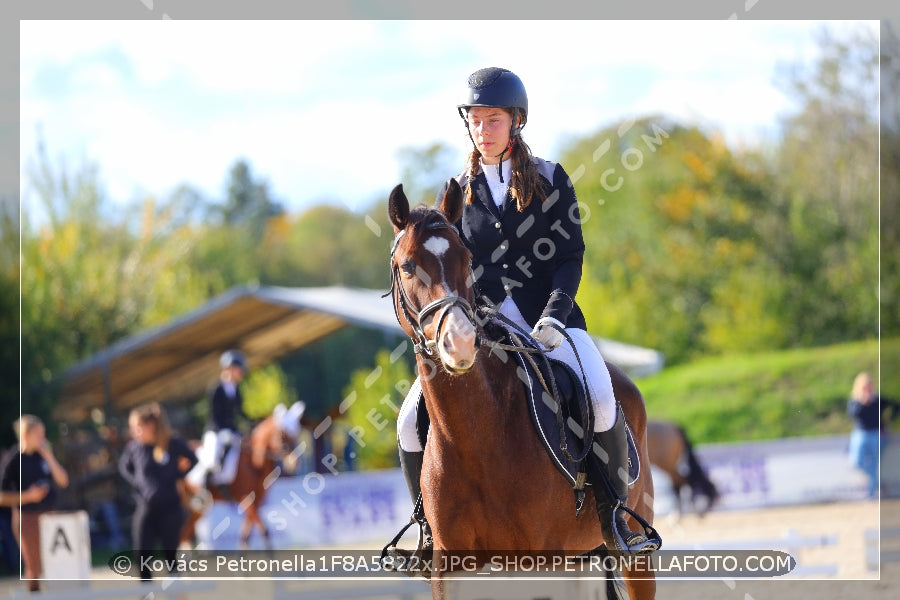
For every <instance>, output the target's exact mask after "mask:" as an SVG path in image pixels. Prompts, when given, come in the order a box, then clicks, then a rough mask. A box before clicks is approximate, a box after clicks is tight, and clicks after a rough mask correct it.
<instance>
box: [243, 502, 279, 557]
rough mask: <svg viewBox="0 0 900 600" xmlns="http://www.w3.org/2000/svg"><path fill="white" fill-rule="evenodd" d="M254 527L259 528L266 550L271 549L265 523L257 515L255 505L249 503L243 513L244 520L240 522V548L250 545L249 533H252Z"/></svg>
mask: <svg viewBox="0 0 900 600" xmlns="http://www.w3.org/2000/svg"><path fill="white" fill-rule="evenodd" d="M254 527H256V528H257V529H259V533H260V535H261V536H262V538H263V545H264V547H265V549H266V550H271V549H272V543H271V540H270V539H269V530H268V528H267V527H266V525H265V523H263V521H262V519H260V517H259V511H258V510H257V508H256V506H255V505H251V506H249V507H248V508H247V512H246V514H245V515H244V522H243V523H241V532H240V543H241V548H248V547H249V545H250V534H252V533H253V528H254Z"/></svg>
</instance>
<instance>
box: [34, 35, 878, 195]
mask: <svg viewBox="0 0 900 600" xmlns="http://www.w3.org/2000/svg"><path fill="white" fill-rule="evenodd" d="M856 25H857V26H861V27H868V28H870V29H872V30H874V31H875V32H876V33H877V31H878V23H877V21H876V22H863V23H858V24H856ZM822 26H823V23H822V22H814V21H788V22H771V21H769V22H766V21H745V20H731V21H697V22H691V21H676V22H668V21H667V22H654V21H634V22H630V21H625V22H618V21H613V22H598V21H577V22H575V21H549V22H536V21H535V22H531V21H521V22H517V21H510V22H497V21H457V22H447V21H244V22H240V21H210V22H205V21H178V20H168V21H149V20H148V21H97V22H91V21H74V22H70V21H23V22H21V53H20V67H21V81H20V93H21V113H20V119H21V138H20V150H21V159H22V165H23V169H24V165H25V163H26V162H27V161H29V160H31V159H32V157H33V156H34V154H35V148H36V144H37V133H36V132H37V131H38V129H39V130H40V131H41V132H42V137H43V139H44V141H45V143H46V147H47V150H48V152H49V154H50V157H51V159H54V160H59V159H63V160H65V162H66V163H67V164H69V165H77V164H81V163H84V162H91V163H93V164H96V165H97V166H98V167H99V170H100V178H101V180H102V182H103V183H104V185H105V189H106V191H107V193H108V195H109V196H110V198H111V199H112V200H114V201H119V202H125V201H130V200H135V199H140V198H143V197H145V196H147V195H153V196H157V197H164V196H166V195H167V194H168V193H170V192H171V191H172V190H173V189H174V188H175V187H176V186H178V185H179V184H181V183H188V184H190V185H192V186H194V187H196V188H198V189H200V190H201V191H202V192H203V193H204V194H206V195H207V196H210V197H221V196H222V195H223V193H224V192H223V189H224V185H225V178H226V174H227V171H228V169H229V167H230V166H231V165H232V164H233V163H234V161H235V160H237V159H238V158H244V159H246V160H248V161H249V163H250V165H251V167H252V169H253V172H254V174H255V175H256V176H257V177H259V178H262V179H265V180H267V181H268V182H269V185H270V189H271V190H272V192H273V194H274V196H275V197H276V198H277V199H279V200H281V201H283V202H284V203H285V205H286V206H287V208H288V210H290V211H292V212H295V211H300V210H303V209H304V208H306V207H308V206H310V205H311V204H314V203H320V202H330V203H334V204H339V205H344V206H346V207H348V208H351V209H357V208H362V207H365V206H368V205H370V204H371V202H372V201H373V200H374V199H376V198H378V197H379V195H383V194H385V193H386V192H387V191H388V190H390V188H391V187H393V186H394V185H395V184H396V183H397V182H398V181H399V177H400V167H401V165H400V164H399V163H398V160H397V150H398V149H399V148H402V147H409V146H416V147H421V146H425V145H428V144H430V143H433V142H436V141H443V142H446V143H447V144H448V145H450V146H451V147H453V148H458V150H459V157H460V164H459V166H460V168H461V166H462V157H463V155H464V154H463V153H464V151H465V146H466V143H467V138H466V135H465V130H464V128H463V126H462V123H461V121H460V119H459V117H458V116H457V115H456V110H455V105H456V104H457V103H458V102H459V101H460V99H461V98H462V96H463V93H464V91H465V80H466V77H467V76H468V75H469V73H471V72H472V71H474V70H476V69H478V68H481V67H485V66H503V67H507V68H509V69H511V70H513V71H514V72H516V73H517V74H518V75H519V76H520V77H521V78H522V80H523V81H524V83H525V85H526V88H527V90H528V94H529V103H530V119H529V123H528V125H527V127H526V128H525V130H524V136H525V140H526V141H527V142H528V144H529V145H530V146H531V148H532V150H533V151H534V153H535V154H537V155H539V156H542V157H544V158H547V159H550V160H554V159H557V158H558V156H557V154H558V152H559V151H560V148H561V145H562V144H564V143H565V142H566V141H567V140H569V139H571V138H572V137H573V136H583V135H588V134H590V133H592V132H594V131H596V130H597V129H599V128H601V127H604V126H607V125H609V124H611V123H613V122H616V121H617V120H620V119H623V118H629V117H637V116H642V115H645V114H650V113H663V114H666V115H668V116H671V117H675V118H678V119H680V120H682V121H684V122H687V123H694V124H698V125H701V126H703V127H705V128H707V129H708V130H719V131H721V132H722V133H723V134H724V135H725V136H726V139H727V140H728V141H729V143H731V144H733V145H735V146H737V145H755V144H758V143H759V142H760V141H761V140H764V139H766V138H771V137H772V136H774V135H776V133H777V127H778V120H779V118H780V117H781V116H783V115H784V114H786V112H787V111H790V110H792V109H793V105H792V101H791V99H790V98H789V97H788V96H786V95H785V93H784V90H783V88H782V87H781V86H779V85H777V84H776V79H775V75H776V70H777V67H778V65H786V64H790V63H795V62H797V61H802V62H805V63H809V62H810V61H812V60H813V59H814V57H815V55H816V44H815V38H814V33H815V32H816V31H817V30H819V29H820V28H821V27H822ZM830 26H831V28H832V29H835V30H837V31H841V30H844V29H846V28H848V27H850V26H851V25H848V24H846V23H831V24H830ZM23 172H24V171H23ZM453 174H455V173H448V174H447V175H448V176H450V175H453ZM24 183H25V180H24V179H23V184H24ZM29 203H30V196H29V193H28V188H27V185H26V187H25V193H24V194H23V209H24V210H29V206H30V204H29Z"/></svg>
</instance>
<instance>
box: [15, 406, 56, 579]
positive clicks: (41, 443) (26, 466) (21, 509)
mask: <svg viewBox="0 0 900 600" xmlns="http://www.w3.org/2000/svg"><path fill="white" fill-rule="evenodd" d="M13 429H15V431H16V435H17V436H18V438H19V443H18V446H13V448H12V450H11V451H10V452H9V453H8V454H7V457H6V461H5V463H4V464H3V465H2V466H0V505H2V506H10V507H12V529H13V533H14V534H15V535H16V541H17V542H18V543H19V547H20V549H21V552H22V562H23V563H24V567H25V572H24V577H23V578H24V579H26V580H27V581H28V589H29V590H30V591H32V592H36V591H38V590H40V581H39V578H40V576H41V570H42V565H41V537H40V530H39V528H38V524H39V522H40V516H41V514H42V513H44V512H46V511H48V510H52V509H53V508H54V505H55V503H56V489H55V487H54V486H58V487H60V488H65V487H68V485H69V475H68V474H67V473H66V470H65V469H64V468H63V467H62V465H60V464H59V461H57V460H56V457H55V456H53V451H52V450H51V449H50V444H49V443H48V442H47V437H46V431H45V429H44V424H43V422H41V420H40V419H39V418H38V417H36V416H34V415H22V416H21V418H19V419H18V420H17V421H16V422H15V424H14V425H13Z"/></svg>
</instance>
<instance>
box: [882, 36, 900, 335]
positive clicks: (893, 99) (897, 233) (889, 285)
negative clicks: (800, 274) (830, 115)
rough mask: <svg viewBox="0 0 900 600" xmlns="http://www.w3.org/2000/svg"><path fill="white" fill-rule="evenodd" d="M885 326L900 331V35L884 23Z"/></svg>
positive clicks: (889, 331) (884, 332)
mask: <svg viewBox="0 0 900 600" xmlns="http://www.w3.org/2000/svg"><path fill="white" fill-rule="evenodd" d="M881 24H882V29H881V77H880V82H881V96H880V98H881V113H880V115H881V180H880V181H881V203H880V205H879V209H880V217H881V223H880V233H881V248H880V250H881V255H880V258H881V273H880V275H881V281H880V284H881V287H880V292H881V306H880V308H881V329H882V335H896V334H898V333H900V252H898V251H897V250H898V248H900V202H898V200H900V169H898V168H897V166H898V165H900V37H898V31H897V28H896V27H897V22H896V21H891V20H884V21H882V22H881Z"/></svg>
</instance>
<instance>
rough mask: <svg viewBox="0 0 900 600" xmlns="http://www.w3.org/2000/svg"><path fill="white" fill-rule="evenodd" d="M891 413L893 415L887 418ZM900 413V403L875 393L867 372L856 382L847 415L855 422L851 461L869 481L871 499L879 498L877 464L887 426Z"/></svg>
mask: <svg viewBox="0 0 900 600" xmlns="http://www.w3.org/2000/svg"><path fill="white" fill-rule="evenodd" d="M888 410H889V411H890V416H889V417H887V416H886V415H885V413H886V411H888ZM898 412H900V404H898V403H897V401H896V400H892V399H890V398H882V397H880V396H879V395H878V394H876V393H875V386H874V384H873V383H872V378H871V377H870V376H869V374H868V373H866V372H862V373H860V374H859V375H857V376H856V379H854V380H853V389H852V390H851V392H850V400H849V402H848V403H847V414H848V415H849V416H850V417H851V418H852V419H853V420H854V426H853V431H852V432H851V433H850V462H851V463H852V464H853V466H854V467H856V468H858V469H860V470H862V471H863V472H864V473H865V474H866V476H867V477H868V478H869V485H868V488H867V490H866V493H867V496H868V497H869V498H877V497H878V464H879V461H880V456H881V453H882V452H883V451H884V448H885V446H886V445H887V440H888V429H887V424H888V423H889V422H890V421H892V420H893V419H894V417H895V416H896V415H897V414H898Z"/></svg>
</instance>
